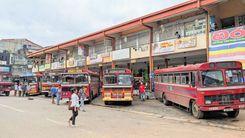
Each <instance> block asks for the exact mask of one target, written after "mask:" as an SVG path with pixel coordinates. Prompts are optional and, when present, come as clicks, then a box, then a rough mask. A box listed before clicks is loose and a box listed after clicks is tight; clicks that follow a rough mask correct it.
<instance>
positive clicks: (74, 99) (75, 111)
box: [68, 89, 80, 126]
mask: <svg viewBox="0 0 245 138" xmlns="http://www.w3.org/2000/svg"><path fill="white" fill-rule="evenodd" d="M71 92H72V95H71V101H70V102H71V103H70V107H69V110H70V109H71V110H72V116H71V117H70V119H69V121H68V123H69V126H70V125H71V121H72V126H75V121H76V117H77V115H78V109H79V107H80V105H79V97H78V90H77V89H74V90H72V91H71Z"/></svg>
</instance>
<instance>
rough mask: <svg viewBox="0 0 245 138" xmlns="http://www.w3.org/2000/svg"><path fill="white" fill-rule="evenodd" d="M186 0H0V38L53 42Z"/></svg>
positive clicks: (42, 42)
mask: <svg viewBox="0 0 245 138" xmlns="http://www.w3.org/2000/svg"><path fill="white" fill-rule="evenodd" d="M184 1H186V0H21V1H20V0H0V39H3V38H27V39H29V40H31V41H33V42H35V43H38V44H40V45H42V46H49V45H55V44H58V43H62V42H65V41H68V40H70V39H74V38H76V37H79V36H82V35H84V34H87V33H91V32H94V31H98V30H100V29H103V28H105V27H110V26H112V25H116V24H118V23H121V22H124V21H128V20H130V19H134V18H136V17H140V16H143V15H145V14H148V13H151V12H155V11H158V10H161V9H164V8H166V7H169V6H173V5H175V4H179V3H181V2H184Z"/></svg>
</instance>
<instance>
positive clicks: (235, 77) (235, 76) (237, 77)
mask: <svg viewBox="0 0 245 138" xmlns="http://www.w3.org/2000/svg"><path fill="white" fill-rule="evenodd" d="M225 77H226V82H227V85H239V84H243V83H244V80H243V76H242V70H236V69H231V70H226V71H225Z"/></svg>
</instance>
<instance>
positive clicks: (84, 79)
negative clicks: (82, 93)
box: [75, 75, 88, 83]
mask: <svg viewBox="0 0 245 138" xmlns="http://www.w3.org/2000/svg"><path fill="white" fill-rule="evenodd" d="M75 80H76V83H88V75H78V76H76V78H75Z"/></svg>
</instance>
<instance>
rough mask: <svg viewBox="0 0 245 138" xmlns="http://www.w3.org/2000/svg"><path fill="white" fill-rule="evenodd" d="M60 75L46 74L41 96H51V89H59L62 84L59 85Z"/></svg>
mask: <svg viewBox="0 0 245 138" xmlns="http://www.w3.org/2000/svg"><path fill="white" fill-rule="evenodd" d="M59 77H60V76H59V75H55V74H51V73H49V74H45V75H43V77H42V81H41V86H42V87H41V94H42V95H44V96H45V97H48V96H51V92H50V89H51V87H52V86H54V87H57V88H58V87H59V86H60V83H59V80H60V79H59Z"/></svg>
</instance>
